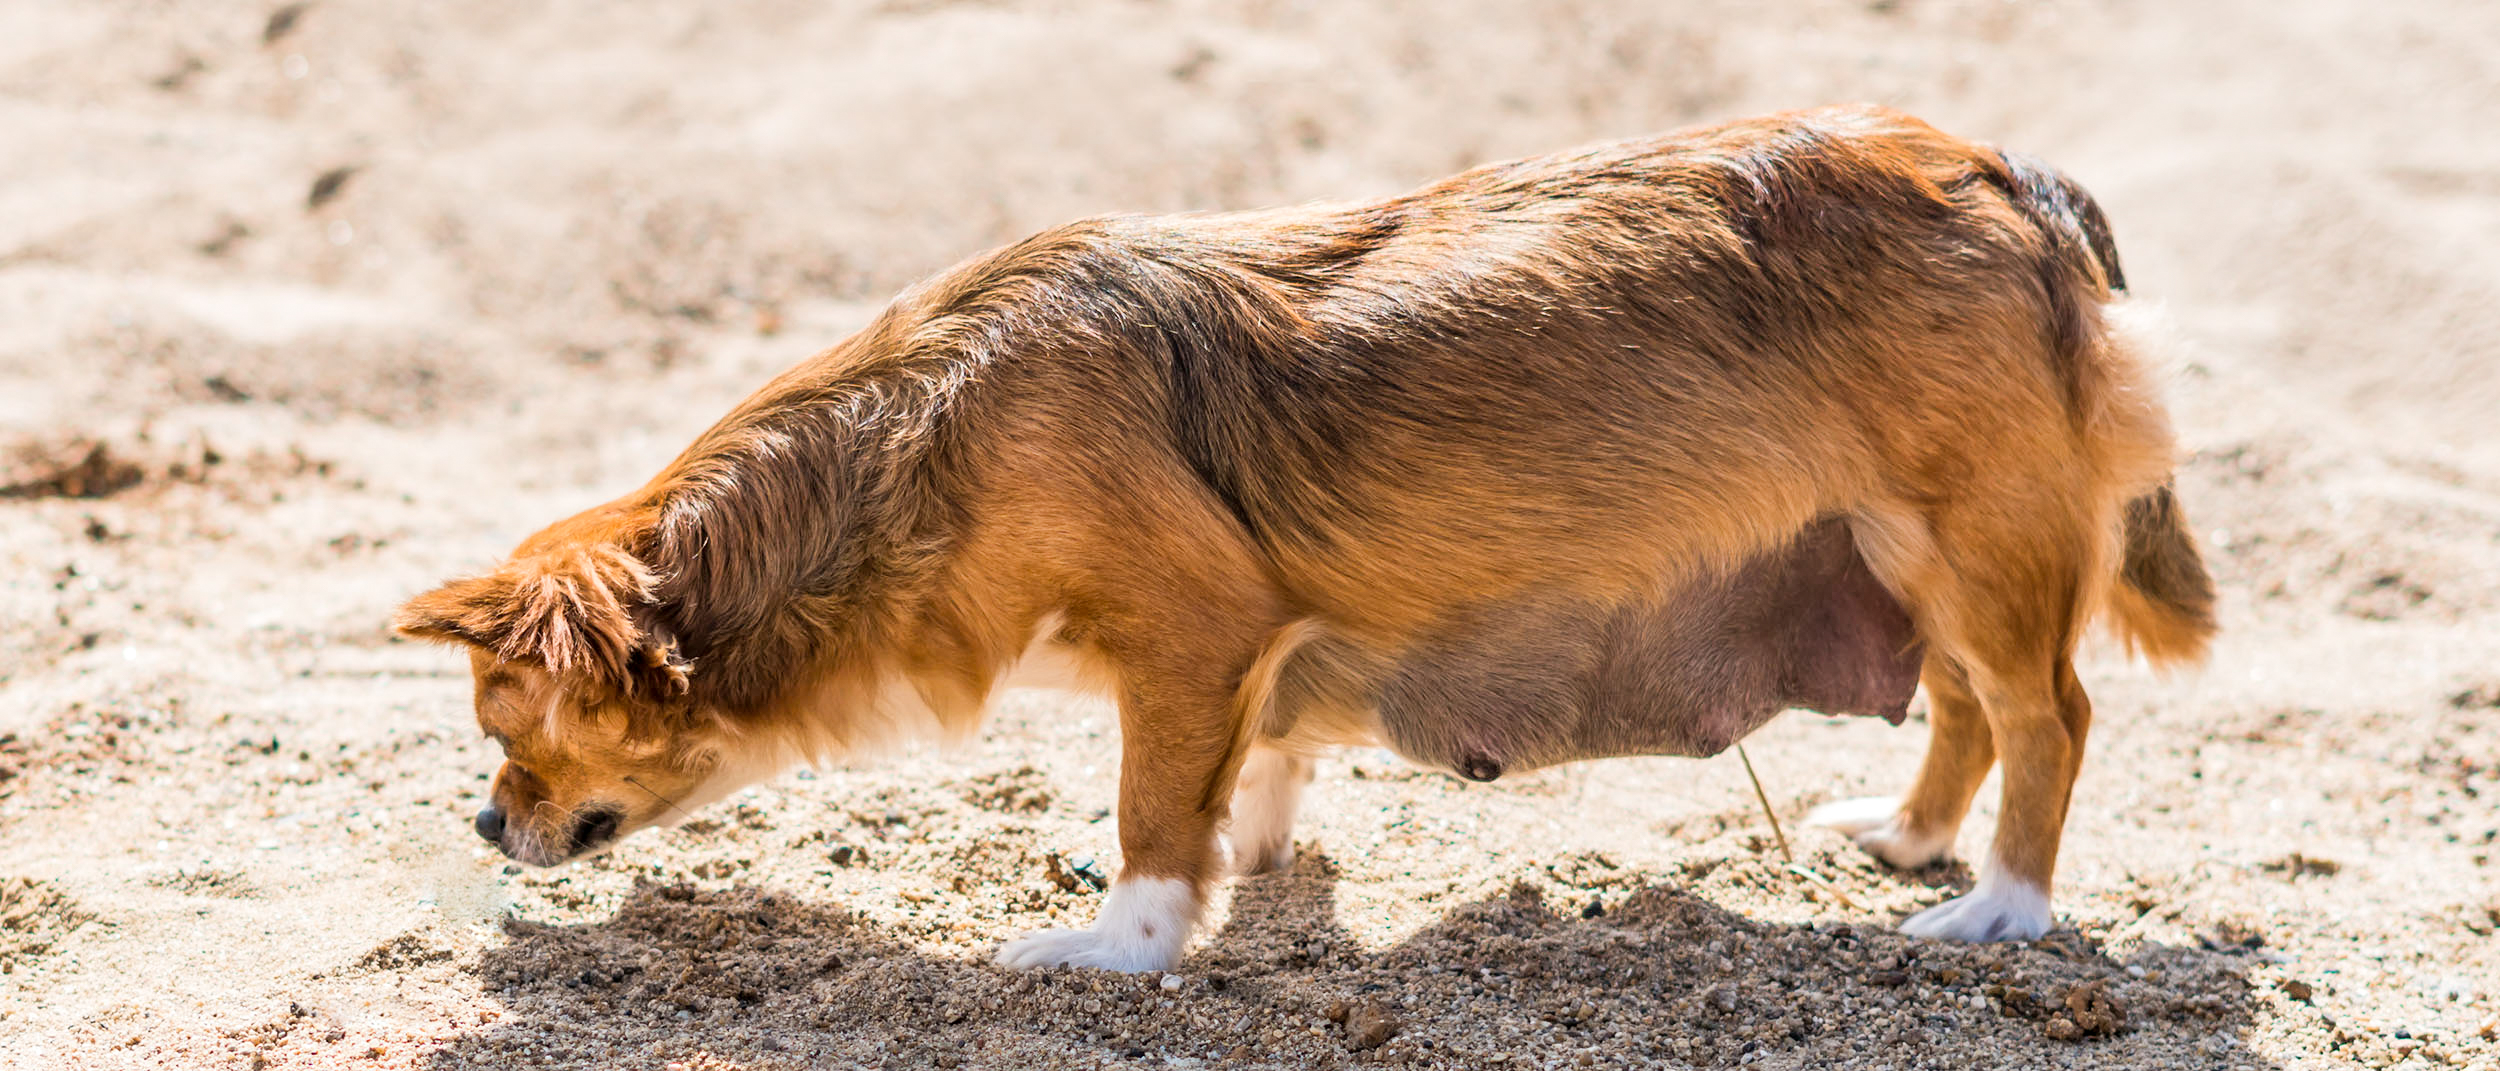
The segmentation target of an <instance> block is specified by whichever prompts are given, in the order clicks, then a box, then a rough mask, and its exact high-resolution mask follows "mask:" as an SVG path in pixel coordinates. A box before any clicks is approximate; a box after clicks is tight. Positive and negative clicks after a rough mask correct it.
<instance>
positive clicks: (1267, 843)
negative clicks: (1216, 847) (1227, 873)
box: [1225, 836, 1294, 877]
mask: <svg viewBox="0 0 2500 1071" xmlns="http://www.w3.org/2000/svg"><path fill="white" fill-rule="evenodd" d="M1225 848H1226V850H1227V851H1228V852H1229V853H1230V855H1231V858H1232V862H1233V873H1235V874H1239V875H1242V876H1243V877H1248V876H1250V875H1252V874H1272V873H1275V872H1276V871H1279V870H1291V869H1293V857H1294V851H1293V838H1292V837H1290V836H1269V837H1262V838H1260V839H1259V840H1255V841H1253V840H1232V839H1230V838H1227V839H1226V841H1225Z"/></svg>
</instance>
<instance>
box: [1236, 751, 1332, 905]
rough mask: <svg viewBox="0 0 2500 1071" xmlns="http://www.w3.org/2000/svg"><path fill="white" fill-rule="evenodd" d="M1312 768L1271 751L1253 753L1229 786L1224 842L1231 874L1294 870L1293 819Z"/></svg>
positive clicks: (1280, 753) (1298, 760)
mask: <svg viewBox="0 0 2500 1071" xmlns="http://www.w3.org/2000/svg"><path fill="white" fill-rule="evenodd" d="M1310 780H1311V764H1310V762H1309V760H1307V759H1297V758H1294V757H1292V756H1290V755H1287V754H1285V753H1284V752H1281V751H1278V750H1276V749H1274V748H1267V747H1260V748H1253V749H1251V752H1250V757H1249V759H1247V760H1246V761H1244V762H1243V763H1242V764H1241V776H1240V777H1239V778H1238V779H1236V780H1235V781H1234V782H1233V807H1232V812H1233V817H1232V828H1231V830H1230V832H1229V834H1228V835H1227V837H1226V841H1225V842H1226V844H1227V845H1228V846H1229V847H1230V848H1231V851H1232V861H1233V870H1234V872H1235V873H1240V874H1259V873H1265V872H1267V871H1270V870H1283V869H1286V868H1287V867H1291V866H1292V865H1293V819H1294V814H1295V813H1296V812H1297V811H1300V810H1301V809H1302V787H1303V786H1304V785H1306V784H1308V783H1310Z"/></svg>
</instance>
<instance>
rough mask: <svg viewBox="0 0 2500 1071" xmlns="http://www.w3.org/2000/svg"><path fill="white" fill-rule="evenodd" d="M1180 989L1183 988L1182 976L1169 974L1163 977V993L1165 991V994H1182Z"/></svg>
mask: <svg viewBox="0 0 2500 1071" xmlns="http://www.w3.org/2000/svg"><path fill="white" fill-rule="evenodd" d="M1180 988H1181V976H1180V975H1177V974H1167V975H1164V976H1163V991H1164V992H1166V993H1177V992H1180Z"/></svg>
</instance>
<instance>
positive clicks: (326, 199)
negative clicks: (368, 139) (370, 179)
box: [304, 164, 356, 212]
mask: <svg viewBox="0 0 2500 1071" xmlns="http://www.w3.org/2000/svg"><path fill="white" fill-rule="evenodd" d="M355 175H356V166H355V165H354V164H343V165H341V166H338V167H334V168H331V169H329V170H328V171H324V172H322V173H321V174H320V176H319V177H317V178H315V179H313V184H312V189H311V190H308V191H306V192H305V194H304V210H305V211H307V212H309V211H312V210H313V209H317V208H320V207H321V206H323V205H326V204H329V203H330V202H331V201H334V200H337V199H338V195H339V194H340V193H341V192H343V191H344V190H345V189H346V187H347V180H348V179H350V178H353V177H355Z"/></svg>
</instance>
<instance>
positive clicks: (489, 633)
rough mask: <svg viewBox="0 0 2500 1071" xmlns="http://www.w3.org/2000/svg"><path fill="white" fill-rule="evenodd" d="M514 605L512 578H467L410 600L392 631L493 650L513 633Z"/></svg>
mask: <svg viewBox="0 0 2500 1071" xmlns="http://www.w3.org/2000/svg"><path fill="white" fill-rule="evenodd" d="M511 602H512V581H511V578H509V577H506V576H503V575H500V574H498V575H495V576H473V577H464V578H462V579H459V580H454V581H452V582H451V583H448V584H445V585H443V586H442V587H439V588H436V589H434V590H432V591H429V592H426V593H425V594H423V595H419V596H417V597H416V598H413V599H410V600H408V604H407V605H405V606H402V607H400V608H399V613H397V614H394V615H392V617H391V628H392V630H393V631H396V632H398V633H399V634H400V635H402V636H406V637H408V638H410V639H417V640H431V641H433V642H435V643H466V644H470V645H472V646H477V647H484V648H487V649H488V650H493V649H494V648H495V647H496V646H498V645H500V644H501V643H502V642H503V639H504V637H505V636H507V635H510V634H511V631H512V615H511V610H510V606H511Z"/></svg>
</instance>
